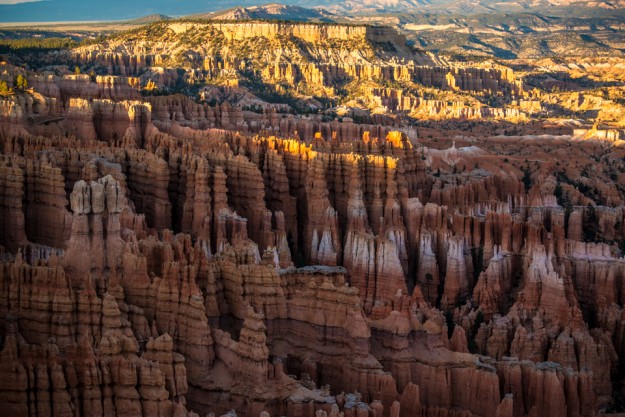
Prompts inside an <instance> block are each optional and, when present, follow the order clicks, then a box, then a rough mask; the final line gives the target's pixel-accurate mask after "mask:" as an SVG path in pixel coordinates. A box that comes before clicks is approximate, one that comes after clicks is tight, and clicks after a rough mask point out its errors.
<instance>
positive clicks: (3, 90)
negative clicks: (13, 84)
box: [0, 81, 13, 96]
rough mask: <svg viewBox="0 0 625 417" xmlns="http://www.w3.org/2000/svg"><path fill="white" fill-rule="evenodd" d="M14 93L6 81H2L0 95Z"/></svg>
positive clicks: (0, 82)
mask: <svg viewBox="0 0 625 417" xmlns="http://www.w3.org/2000/svg"><path fill="white" fill-rule="evenodd" d="M11 94H13V89H12V88H9V86H8V84H7V82H6V81H0V96H10V95H11Z"/></svg>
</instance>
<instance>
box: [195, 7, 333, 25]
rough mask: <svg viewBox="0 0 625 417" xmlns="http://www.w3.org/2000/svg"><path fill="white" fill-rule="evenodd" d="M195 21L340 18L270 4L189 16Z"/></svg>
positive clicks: (321, 12)
mask: <svg viewBox="0 0 625 417" xmlns="http://www.w3.org/2000/svg"><path fill="white" fill-rule="evenodd" d="M188 17H189V18H195V19H223V20H253V19H273V20H292V21H301V22H304V21H305V22H311V21H312V22H315V21H316V22H334V21H336V20H337V19H338V18H340V17H339V16H337V15H336V14H334V13H330V12H328V11H327V10H325V9H321V8H320V9H308V8H305V7H300V6H290V5H285V4H279V3H270V4H265V5H262V6H252V7H234V8H231V9H226V10H221V11H217V12H212V13H201V14H196V15H191V16H188Z"/></svg>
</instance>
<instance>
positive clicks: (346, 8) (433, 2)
mask: <svg viewBox="0 0 625 417" xmlns="http://www.w3.org/2000/svg"><path fill="white" fill-rule="evenodd" d="M265 3H266V1H263V0H239V1H238V4H236V3H235V4H233V2H232V1H231V0H211V1H207V0H186V1H176V0H136V1H131V2H129V1H126V0H108V1H106V2H102V1H95V0H46V1H34V2H27V3H19V4H0V22H62V21H106V20H129V19H137V18H143V16H153V15H163V16H172V17H181V16H188V15H198V14H199V13H201V14H203V15H206V16H207V17H208V16H209V15H210V14H213V13H214V14H217V15H218V13H215V12H218V11H221V10H226V11H225V12H222V14H223V15H224V18H225V17H226V16H230V17H232V18H239V16H241V17H242V18H243V17H246V18H269V19H272V18H281V19H288V20H320V21H325V20H332V19H333V15H334V14H335V15H342V16H344V17H354V16H358V15H370V14H379V13H383V14H388V13H442V14H458V13H461V14H467V13H501V12H537V13H543V14H549V15H559V16H571V15H589V16H591V15H597V14H599V15H605V13H606V12H613V11H615V10H621V9H625V0H613V1H607V0H596V1H592V0H591V1H588V0H585V1H579V0H479V1H475V0H461V1H452V0H283V1H282V3H284V4H285V5H288V6H295V7H293V8H285V7H284V6H282V5H276V4H269V5H266V4H265ZM264 4H265V5H264ZM233 5H234V6H236V7H234V8H233V7H232V6H233ZM263 5H264V6H263ZM257 6H262V7H257ZM304 7H306V8H304ZM311 8H314V9H317V10H312V11H311V10H310V9H311ZM319 8H322V9H325V10H318V9H319Z"/></svg>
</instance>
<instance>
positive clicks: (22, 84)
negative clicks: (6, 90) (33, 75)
mask: <svg viewBox="0 0 625 417" xmlns="http://www.w3.org/2000/svg"><path fill="white" fill-rule="evenodd" d="M15 87H16V88H17V89H19V90H26V89H27V88H28V80H27V79H26V77H24V76H23V75H22V74H19V75H18V76H17V77H16V78H15Z"/></svg>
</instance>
